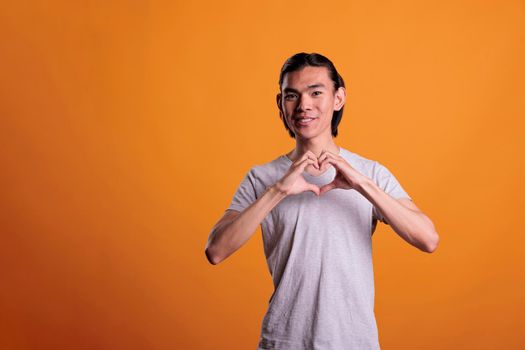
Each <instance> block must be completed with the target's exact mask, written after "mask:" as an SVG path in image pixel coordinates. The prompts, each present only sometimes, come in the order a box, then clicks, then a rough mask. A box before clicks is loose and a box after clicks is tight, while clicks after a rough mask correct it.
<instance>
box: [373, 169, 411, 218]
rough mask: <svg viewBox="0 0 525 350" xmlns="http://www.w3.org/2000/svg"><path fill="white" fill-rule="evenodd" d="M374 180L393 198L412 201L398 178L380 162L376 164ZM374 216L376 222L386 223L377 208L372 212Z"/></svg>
mask: <svg viewBox="0 0 525 350" xmlns="http://www.w3.org/2000/svg"><path fill="white" fill-rule="evenodd" d="M373 180H374V181H375V183H376V185H377V186H379V188H381V189H382V190H383V191H385V192H386V193H387V194H389V195H390V196H391V197H393V198H395V199H400V198H408V199H410V200H412V198H410V196H409V195H408V193H406V191H405V190H404V189H403V187H402V186H401V184H400V183H399V181H397V179H396V177H395V176H394V175H393V174H392V173H391V172H390V171H389V170H388V169H387V168H386V167H385V166H383V165H382V164H380V163H378V162H376V164H375V168H374V176H373ZM372 215H373V218H374V219H375V220H379V221H381V222H383V223H385V219H384V217H383V215H381V212H380V211H379V210H377V208H376V207H375V206H374V208H373V210H372Z"/></svg>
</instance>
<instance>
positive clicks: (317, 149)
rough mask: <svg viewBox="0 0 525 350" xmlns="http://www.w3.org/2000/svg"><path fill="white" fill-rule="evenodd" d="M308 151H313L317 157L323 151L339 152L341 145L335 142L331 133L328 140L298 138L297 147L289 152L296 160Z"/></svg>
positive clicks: (292, 158) (293, 159) (290, 156)
mask: <svg viewBox="0 0 525 350" xmlns="http://www.w3.org/2000/svg"><path fill="white" fill-rule="evenodd" d="M307 151H311V152H313V154H315V156H316V157H319V156H320V155H321V153H322V152H323V151H328V152H331V153H334V154H339V146H337V145H336V144H335V142H334V139H333V137H332V136H331V135H330V138H329V139H326V140H318V139H317V140H316V139H311V140H301V139H299V140H296V142H295V149H293V150H292V151H291V152H290V153H288V157H289V158H290V159H291V160H292V161H293V162H295V161H296V160H297V159H299V158H301V157H302V155H303V154H305V153H306V152H307Z"/></svg>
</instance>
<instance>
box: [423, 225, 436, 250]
mask: <svg viewBox="0 0 525 350" xmlns="http://www.w3.org/2000/svg"><path fill="white" fill-rule="evenodd" d="M438 246H439V235H438V234H437V232H436V231H433V232H432V234H431V235H430V238H429V239H428V241H427V242H426V244H425V247H424V249H423V251H424V252H425V253H429V254H430V253H433V252H435V251H436V249H437V247H438Z"/></svg>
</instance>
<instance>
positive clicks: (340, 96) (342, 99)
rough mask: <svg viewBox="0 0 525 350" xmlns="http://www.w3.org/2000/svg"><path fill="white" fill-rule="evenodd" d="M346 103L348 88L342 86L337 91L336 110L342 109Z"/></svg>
mask: <svg viewBox="0 0 525 350" xmlns="http://www.w3.org/2000/svg"><path fill="white" fill-rule="evenodd" d="M345 103H346V89H345V88H344V87H342V86H341V87H340V88H339V89H337V91H336V92H335V99H334V110H336V111H340V110H341V108H343V106H344V105H345Z"/></svg>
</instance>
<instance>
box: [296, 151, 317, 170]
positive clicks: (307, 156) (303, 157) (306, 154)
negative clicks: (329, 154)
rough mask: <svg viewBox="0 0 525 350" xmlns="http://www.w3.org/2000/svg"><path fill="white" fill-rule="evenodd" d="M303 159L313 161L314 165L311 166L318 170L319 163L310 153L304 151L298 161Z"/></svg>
mask: <svg viewBox="0 0 525 350" xmlns="http://www.w3.org/2000/svg"><path fill="white" fill-rule="evenodd" d="M305 159H311V160H313V161H314V164H312V165H313V166H314V168H316V169H319V161H318V160H317V157H316V156H315V154H314V153H313V152H312V151H306V152H305V153H304V154H303V156H302V157H301V158H300V160H299V161H303V160H305Z"/></svg>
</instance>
